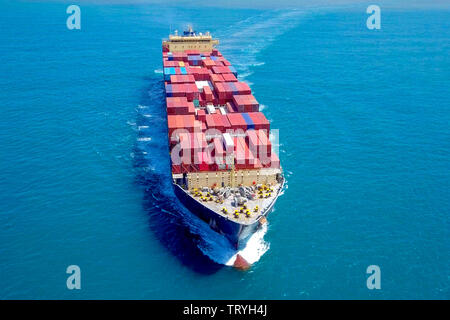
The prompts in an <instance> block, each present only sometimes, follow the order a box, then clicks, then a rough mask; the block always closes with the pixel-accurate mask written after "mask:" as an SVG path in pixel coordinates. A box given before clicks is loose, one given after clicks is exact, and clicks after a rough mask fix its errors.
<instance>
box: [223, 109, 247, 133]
mask: <svg viewBox="0 0 450 320" xmlns="http://www.w3.org/2000/svg"><path fill="white" fill-rule="evenodd" d="M226 117H227V118H228V122H229V123H230V126H231V129H233V130H238V129H240V130H244V131H245V130H247V122H245V119H244V117H243V116H242V114H240V113H238V112H235V113H228V114H227V115H226Z"/></svg>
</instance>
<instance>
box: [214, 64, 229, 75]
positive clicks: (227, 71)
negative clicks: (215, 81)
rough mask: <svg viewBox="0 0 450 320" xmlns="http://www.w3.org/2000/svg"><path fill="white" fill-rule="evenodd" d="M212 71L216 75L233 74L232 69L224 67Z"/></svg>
mask: <svg viewBox="0 0 450 320" xmlns="http://www.w3.org/2000/svg"><path fill="white" fill-rule="evenodd" d="M212 71H213V72H214V73H216V74H222V73H231V71H230V69H229V68H228V67H225V66H222V67H212Z"/></svg>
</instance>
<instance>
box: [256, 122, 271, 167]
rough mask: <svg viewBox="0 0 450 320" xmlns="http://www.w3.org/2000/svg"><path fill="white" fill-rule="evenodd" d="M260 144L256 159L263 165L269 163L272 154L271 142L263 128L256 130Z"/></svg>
mask: <svg viewBox="0 0 450 320" xmlns="http://www.w3.org/2000/svg"><path fill="white" fill-rule="evenodd" d="M256 133H257V134H258V138H259V141H260V145H259V147H258V159H259V160H260V161H261V163H262V164H263V165H268V164H270V161H271V156H272V143H271V142H270V140H269V137H268V135H267V132H266V131H265V130H256Z"/></svg>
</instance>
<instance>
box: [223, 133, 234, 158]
mask: <svg viewBox="0 0 450 320" xmlns="http://www.w3.org/2000/svg"><path fill="white" fill-rule="evenodd" d="M222 136H223V142H224V145H225V150H226V152H227V153H229V152H233V151H234V142H233V138H231V135H230V134H229V133H224V134H223V135H222Z"/></svg>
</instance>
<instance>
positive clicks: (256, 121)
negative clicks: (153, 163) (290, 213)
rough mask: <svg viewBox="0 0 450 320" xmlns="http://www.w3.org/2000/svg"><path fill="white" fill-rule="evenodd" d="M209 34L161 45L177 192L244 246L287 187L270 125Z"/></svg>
mask: <svg viewBox="0 0 450 320" xmlns="http://www.w3.org/2000/svg"><path fill="white" fill-rule="evenodd" d="M218 44H219V40H217V39H213V38H212V36H211V35H210V33H209V32H206V33H204V34H202V33H197V32H195V31H193V30H192V28H188V30H187V31H184V32H183V34H178V32H176V31H175V33H174V34H171V35H169V38H168V39H164V40H163V41H162V55H163V69H164V72H163V74H164V85H165V94H166V108H167V126H168V145H169V151H170V157H171V170H172V179H173V187H174V190H175V194H176V196H177V197H178V199H179V200H180V201H181V203H182V204H183V205H184V206H185V207H186V208H187V209H189V211H191V212H192V213H193V214H195V215H197V216H198V217H199V218H201V219H202V220H204V221H205V222H206V223H208V224H209V226H210V227H211V228H212V229H213V230H215V231H216V232H218V233H220V234H222V235H224V236H225V237H226V238H228V240H229V241H230V242H231V243H232V244H233V245H234V246H235V247H236V248H237V249H239V248H240V247H242V246H243V245H244V244H245V243H246V241H247V240H248V239H249V237H250V236H251V235H252V234H253V233H254V232H255V231H256V230H258V228H260V227H261V226H262V225H263V224H265V223H266V222H267V220H266V217H267V215H268V214H269V212H270V211H271V210H272V208H273V206H274V204H275V202H276V200H277V198H278V196H279V195H280V193H281V191H282V189H283V185H284V176H283V172H282V169H281V166H280V160H279V158H278V156H277V155H276V154H275V152H273V151H272V143H271V141H270V123H269V121H268V120H267V119H266V117H265V116H264V114H263V113H262V112H260V111H259V104H258V101H257V100H256V99H255V97H254V96H253V95H252V91H251V89H250V87H249V86H248V85H247V84H246V83H244V82H241V81H239V80H238V78H237V77H238V75H237V72H236V69H235V68H234V67H233V66H232V65H231V63H230V62H229V61H228V60H227V59H225V57H224V56H223V55H222V54H221V53H220V52H219V50H218V49H217V48H216V46H217V45H218Z"/></svg>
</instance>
